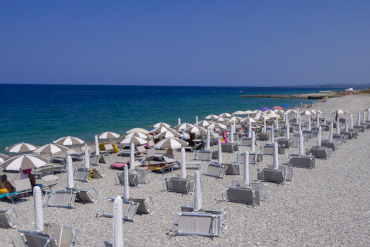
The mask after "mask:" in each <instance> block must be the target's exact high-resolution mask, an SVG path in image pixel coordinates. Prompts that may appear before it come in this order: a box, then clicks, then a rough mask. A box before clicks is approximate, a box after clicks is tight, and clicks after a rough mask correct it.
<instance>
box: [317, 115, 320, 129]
mask: <svg viewBox="0 0 370 247" xmlns="http://www.w3.org/2000/svg"><path fill="white" fill-rule="evenodd" d="M319 126H320V113H319V114H317V115H316V128H318V127H319Z"/></svg>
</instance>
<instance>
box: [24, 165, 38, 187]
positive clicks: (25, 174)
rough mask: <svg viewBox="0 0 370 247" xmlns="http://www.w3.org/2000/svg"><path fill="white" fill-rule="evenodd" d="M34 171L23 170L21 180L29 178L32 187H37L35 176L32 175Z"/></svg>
mask: <svg viewBox="0 0 370 247" xmlns="http://www.w3.org/2000/svg"><path fill="white" fill-rule="evenodd" d="M31 172H32V169H26V170H21V179H25V178H29V179H30V182H31V185H32V187H33V186H35V185H36V179H35V176H33V174H32V173H31Z"/></svg>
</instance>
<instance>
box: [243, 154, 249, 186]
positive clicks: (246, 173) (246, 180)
mask: <svg viewBox="0 0 370 247" xmlns="http://www.w3.org/2000/svg"><path fill="white" fill-rule="evenodd" d="M244 185H249V153H248V152H247V151H245V153H244Z"/></svg>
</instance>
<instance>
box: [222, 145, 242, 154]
mask: <svg viewBox="0 0 370 247" xmlns="http://www.w3.org/2000/svg"><path fill="white" fill-rule="evenodd" d="M237 151H239V144H238V143H221V152H226V153H233V152H237Z"/></svg>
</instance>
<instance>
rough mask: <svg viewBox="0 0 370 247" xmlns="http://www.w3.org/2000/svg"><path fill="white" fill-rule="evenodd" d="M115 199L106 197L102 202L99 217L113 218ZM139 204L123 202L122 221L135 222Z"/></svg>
mask: <svg viewBox="0 0 370 247" xmlns="http://www.w3.org/2000/svg"><path fill="white" fill-rule="evenodd" d="M113 206H114V198H108V197H104V198H102V199H101V200H100V203H99V207H98V213H97V216H99V215H100V216H104V217H109V218H113ZM138 206H139V203H137V202H131V201H126V200H123V205H122V216H123V217H122V219H123V220H127V221H134V220H135V215H136V211H137V209H138ZM100 208H101V210H100Z"/></svg>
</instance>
